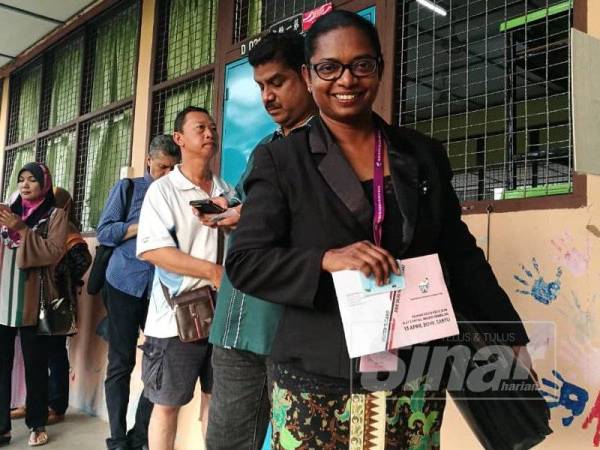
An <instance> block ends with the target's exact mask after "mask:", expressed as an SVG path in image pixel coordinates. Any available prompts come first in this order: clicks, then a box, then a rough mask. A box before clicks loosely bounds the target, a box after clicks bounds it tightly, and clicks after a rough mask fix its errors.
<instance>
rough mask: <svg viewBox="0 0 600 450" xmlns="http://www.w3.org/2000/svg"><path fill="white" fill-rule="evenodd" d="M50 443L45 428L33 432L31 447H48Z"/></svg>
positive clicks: (30, 440) (30, 436)
mask: <svg viewBox="0 0 600 450" xmlns="http://www.w3.org/2000/svg"><path fill="white" fill-rule="evenodd" d="M47 443H48V433H46V430H45V429H44V428H34V429H33V430H31V434H30V435H29V442H28V444H29V446H30V447H38V446H40V445H46V444H47Z"/></svg>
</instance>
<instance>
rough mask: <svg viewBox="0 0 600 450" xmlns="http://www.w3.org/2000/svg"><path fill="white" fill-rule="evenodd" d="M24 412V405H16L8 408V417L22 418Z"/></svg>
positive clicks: (13, 418)
mask: <svg viewBox="0 0 600 450" xmlns="http://www.w3.org/2000/svg"><path fill="white" fill-rule="evenodd" d="M26 412H27V410H26V409H25V407H24V406H18V407H16V408H15V409H11V410H10V418H11V419H12V420H16V419H22V418H23V417H25V413H26Z"/></svg>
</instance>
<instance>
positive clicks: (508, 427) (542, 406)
mask: <svg viewBox="0 0 600 450" xmlns="http://www.w3.org/2000/svg"><path fill="white" fill-rule="evenodd" d="M460 328H461V336H462V339H461V345H464V346H466V347H467V348H469V353H470V354H474V353H477V351H479V350H480V349H481V347H482V346H483V345H492V346H494V345H495V343H494V342H489V340H488V341H487V342H485V344H484V341H486V339H483V338H477V337H478V336H483V335H486V334H487V336H493V334H494V333H490V332H489V331H490V330H489V329H488V328H487V326H486V325H485V324H484V323H480V324H477V323H476V322H475V323H474V322H461V324H460ZM465 333H466V334H468V336H469V338H468V339H465V338H464V334H465ZM453 342H455V341H453ZM496 348H497V349H504V350H501V351H497V352H491V353H492V354H491V355H490V358H489V360H482V359H477V360H476V359H475V358H473V357H469V358H467V359H468V361H467V360H464V361H463V363H464V364H460V363H458V364H457V363H456V360H455V362H454V363H453V364H452V365H451V371H452V375H454V376H456V377H458V379H463V380H465V379H468V378H469V375H470V374H471V373H473V371H478V372H481V371H485V369H486V367H488V365H491V364H493V365H494V366H498V365H501V366H503V367H513V364H516V365H517V366H515V367H516V369H515V370H514V371H512V372H511V376H510V377H509V378H507V379H503V380H502V381H501V383H500V384H499V388H498V389H488V390H481V389H473V385H472V384H471V385H470V383H468V382H463V384H462V387H461V388H459V389H452V388H450V387H449V388H448V394H450V396H451V397H452V399H453V400H454V403H455V404H456V406H457V408H458V410H459V411H460V413H461V415H462V416H463V418H464V419H465V421H466V422H467V424H468V425H469V427H470V428H471V430H472V431H473V433H474V434H475V436H476V437H477V439H478V440H479V442H480V444H481V445H482V446H483V447H484V448H485V449H489V450H525V449H529V448H531V447H534V446H535V445H537V444H539V443H540V442H542V441H543V440H544V439H545V438H546V436H547V435H549V434H551V433H552V429H551V428H550V426H549V421H550V409H549V408H548V405H547V403H546V400H545V399H544V397H543V396H542V395H541V394H540V392H539V390H538V386H537V383H536V382H535V380H534V379H533V378H532V376H531V374H530V373H528V370H527V369H525V368H524V367H523V366H522V365H521V363H520V362H518V361H514V355H513V353H512V348H511V347H508V346H507V347H496Z"/></svg>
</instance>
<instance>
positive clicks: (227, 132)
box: [221, 58, 277, 185]
mask: <svg viewBox="0 0 600 450" xmlns="http://www.w3.org/2000/svg"><path fill="white" fill-rule="evenodd" d="M276 128H277V125H276V124H275V123H274V122H273V120H271V116H269V115H268V114H267V112H266V111H265V108H263V104H262V101H261V99H260V89H259V88H258V85H257V84H256V83H255V82H254V78H253V75H252V66H250V63H248V58H242V59H239V60H237V61H235V62H232V63H230V64H228V65H227V66H226V68H225V101H224V104H223V133H222V136H223V138H222V146H221V148H222V153H221V176H222V177H223V178H225V180H227V181H228V182H229V183H231V184H233V185H235V184H237V182H238V180H239V178H240V175H241V174H242V173H243V172H244V169H245V168H246V161H248V156H250V153H251V152H252V150H254V147H255V146H256V144H257V143H258V142H260V140H261V139H262V138H263V137H265V136H266V135H267V134H269V133H272V132H273V131H275V129H276Z"/></svg>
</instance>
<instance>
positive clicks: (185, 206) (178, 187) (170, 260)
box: [137, 106, 235, 450]
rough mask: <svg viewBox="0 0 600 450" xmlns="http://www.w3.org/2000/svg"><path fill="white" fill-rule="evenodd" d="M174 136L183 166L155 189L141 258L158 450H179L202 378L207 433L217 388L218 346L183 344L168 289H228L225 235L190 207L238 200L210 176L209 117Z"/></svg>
mask: <svg viewBox="0 0 600 450" xmlns="http://www.w3.org/2000/svg"><path fill="white" fill-rule="evenodd" d="M174 129H175V132H174V134H173V140H174V141H175V143H176V144H177V145H179V147H180V148H181V161H182V163H181V164H180V165H177V166H175V168H174V170H173V171H172V172H171V173H169V174H168V175H166V176H164V177H163V178H161V179H160V180H157V181H155V182H154V183H152V185H151V186H150V188H149V189H148V192H147V194H146V197H145V199H144V204H143V206H142V211H141V214H140V221H139V229H138V236H137V255H138V257H139V258H140V259H143V260H146V261H149V262H151V263H152V264H154V265H155V266H156V272H155V276H154V282H153V286H152V294H151V297H150V306H149V308H148V317H147V319H146V328H145V335H146V341H145V342H144V345H143V350H144V358H143V362H142V379H143V381H144V395H145V396H146V397H148V399H149V400H150V401H152V403H154V405H155V406H154V410H153V412H152V417H151V419H150V426H149V430H148V443H149V447H150V448H151V449H153V450H173V446H174V443H175V434H176V431H177V414H178V411H179V408H180V407H181V406H183V405H185V404H187V403H189V401H190V400H191V399H192V398H193V395H194V388H195V385H196V381H197V380H198V379H200V387H201V389H202V394H203V395H202V399H201V403H202V413H201V420H202V425H203V427H204V431H205V432H206V423H207V418H208V404H209V401H210V391H211V387H212V367H211V365H210V357H211V346H210V344H209V343H208V340H202V341H197V342H192V343H183V342H181V341H180V340H179V338H178V332H177V323H176V321H175V315H174V313H173V310H172V309H171V307H170V306H169V304H168V303H167V300H166V298H165V296H164V293H163V290H162V288H161V285H160V283H162V284H163V285H165V286H166V287H167V289H168V290H169V293H170V295H171V296H174V295H180V294H181V293H183V292H188V291H191V290H193V289H197V288H200V287H203V286H207V285H212V286H214V287H215V288H216V287H218V286H219V285H220V282H221V275H222V273H223V267H222V266H221V265H218V264H216V261H217V253H218V250H217V249H218V231H217V230H216V229H213V228H210V227H207V226H204V225H202V224H201V222H200V221H199V220H198V219H197V218H196V217H195V215H194V212H193V209H192V207H191V206H190V205H189V203H190V201H191V200H201V199H208V198H211V197H218V196H223V197H226V198H230V197H233V195H234V193H235V191H234V188H233V187H232V186H230V185H228V184H227V183H226V182H225V181H223V180H222V179H220V178H219V177H218V176H216V175H214V174H213V173H212V172H211V170H210V163H211V160H212V158H213V157H214V155H215V154H216V149H217V132H216V126H215V123H214V121H213V119H212V117H211V116H210V114H209V113H208V111H206V110H205V109H203V108H198V107H193V106H189V107H187V108H185V109H184V110H183V111H181V112H180V113H179V114H178V115H177V117H176V118H175V127H174ZM205 434H206V433H205Z"/></svg>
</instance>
